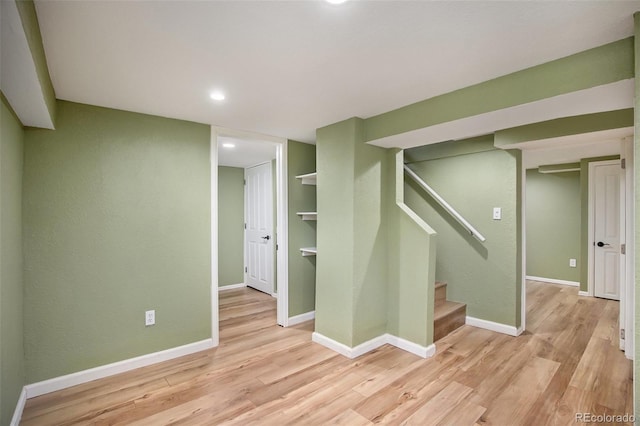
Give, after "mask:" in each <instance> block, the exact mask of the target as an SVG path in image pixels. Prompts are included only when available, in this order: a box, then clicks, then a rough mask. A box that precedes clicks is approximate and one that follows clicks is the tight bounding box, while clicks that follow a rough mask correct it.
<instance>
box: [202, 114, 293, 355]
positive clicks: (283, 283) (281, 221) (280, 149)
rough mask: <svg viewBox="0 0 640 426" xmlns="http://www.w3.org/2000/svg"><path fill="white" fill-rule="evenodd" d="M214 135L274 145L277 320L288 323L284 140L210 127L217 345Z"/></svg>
mask: <svg viewBox="0 0 640 426" xmlns="http://www.w3.org/2000/svg"><path fill="white" fill-rule="evenodd" d="M218 136H227V137H234V138H241V139H249V140H254V141H265V142H271V143H274V144H276V214H277V215H278V217H277V221H276V230H275V232H276V246H277V250H276V271H277V272H276V273H277V279H276V283H277V286H278V290H277V291H278V299H277V322H278V324H279V325H282V326H284V327H286V326H288V325H289V273H288V271H289V265H288V263H289V261H288V256H287V254H288V252H289V250H288V241H289V235H288V232H289V227H288V216H287V213H288V200H287V198H288V197H287V176H288V172H287V139H284V138H278V137H274V136H268V135H263V134H260V133H255V132H248V131H244V130H236V129H230V128H226V127H219V126H211V139H210V144H209V145H210V153H209V155H210V162H211V338H212V340H213V345H214V346H218V345H219V344H220V328H219V321H220V317H219V313H218V309H219V302H218V294H219V292H218Z"/></svg>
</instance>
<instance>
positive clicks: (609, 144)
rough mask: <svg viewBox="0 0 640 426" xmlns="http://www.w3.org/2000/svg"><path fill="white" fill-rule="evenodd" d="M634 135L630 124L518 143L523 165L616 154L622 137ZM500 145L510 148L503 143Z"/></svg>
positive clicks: (555, 162) (554, 162)
mask: <svg viewBox="0 0 640 426" xmlns="http://www.w3.org/2000/svg"><path fill="white" fill-rule="evenodd" d="M631 136H633V127H626V128H622V129H612V130H603V131H599V132H592V133H584V134H581V135H571V136H562V137H557V138H549V139H543V140H538V141H529V142H524V143H520V144H517V147H518V148H519V149H522V151H523V156H522V164H523V167H524V168H525V169H531V168H536V167H539V166H543V165H549V164H564V163H575V162H578V161H580V160H581V159H582V158H593V157H602V156H605V155H618V154H620V153H622V144H621V143H622V141H623V140H624V139H625V138H628V137H631ZM503 148H509V147H508V146H504V147H503Z"/></svg>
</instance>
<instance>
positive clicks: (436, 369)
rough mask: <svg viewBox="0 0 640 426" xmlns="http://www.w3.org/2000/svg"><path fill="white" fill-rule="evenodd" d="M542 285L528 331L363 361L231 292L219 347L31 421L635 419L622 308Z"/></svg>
mask: <svg viewBox="0 0 640 426" xmlns="http://www.w3.org/2000/svg"><path fill="white" fill-rule="evenodd" d="M577 293H578V290H577V288H575V287H567V286H559V285H553V284H543V283H537V282H529V283H528V289H527V305H528V306H527V310H528V311H527V313H528V315H527V318H528V323H527V331H526V332H525V333H524V334H523V335H521V336H520V337H517V338H514V337H510V336H506V335H503V334H498V333H494V332H491V331H487V330H483V329H479V328H474V327H470V326H464V327H462V328H460V329H458V330H457V331H455V332H454V333H453V334H451V335H449V336H447V337H445V338H444V339H442V340H441V341H439V342H437V353H436V355H435V356H434V357H433V358H430V359H426V360H423V359H421V358H418V357H417V356H414V355H412V354H409V353H407V352H404V351H402V350H400V349H397V348H394V347H391V346H388V345H385V346H383V347H381V348H379V349H377V350H375V351H373V352H370V353H368V354H366V355H364V356H362V357H360V358H357V359H355V360H349V359H347V358H344V357H342V356H340V355H338V354H336V353H334V352H332V351H330V350H328V349H326V348H324V347H322V346H320V345H318V344H315V343H312V342H311V332H312V330H313V322H312V321H311V322H308V323H305V324H301V325H299V326H296V327H292V328H287V329H285V328H281V327H278V326H277V325H276V324H275V309H276V305H275V299H273V298H272V297H270V296H267V295H264V294H262V293H259V292H257V291H254V290H250V289H240V290H231V291H226V292H223V293H221V294H220V306H221V308H220V327H221V332H220V337H221V344H220V346H219V347H218V348H216V349H212V350H209V351H204V352H200V353H197V354H193V355H189V356H186V357H183V358H180V359H176V360H172V361H168V362H165V363H162V364H157V365H154V366H150V367H145V368H142V369H138V370H135V371H131V372H128V373H124V374H120V375H118V376H113V377H109V378H106V379H102V380H97V381H94V382H91V383H87V384H83V385H80V386H76V387H73V388H69V389H65V390H62V391H59V392H56V393H52V394H48V395H43V396H41V397H38V398H34V399H30V400H29V401H28V402H27V406H26V408H25V411H24V414H23V420H22V423H21V424H23V425H71V424H82V425H112V424H122V425H165V424H179V425H213V424H221V423H222V424H229V425H248V424H259V425H286V424H299V425H319V424H341V425H354V426H357V425H369V424H372V423H383V424H411V425H413V424H415V425H431V424H441V425H456V426H464V425H474V424H487V425H521V424H522V425H535V426H538V425H546V424H549V425H551V424H558V425H564V424H575V423H574V420H575V413H583V412H584V413H592V414H608V415H612V414H625V413H632V407H633V401H632V363H631V361H628V360H627V359H625V357H624V355H623V353H622V352H620V351H619V350H618V349H617V346H618V338H617V329H618V325H617V321H618V302H614V301H607V300H601V299H595V298H586V297H579V296H578V294H577Z"/></svg>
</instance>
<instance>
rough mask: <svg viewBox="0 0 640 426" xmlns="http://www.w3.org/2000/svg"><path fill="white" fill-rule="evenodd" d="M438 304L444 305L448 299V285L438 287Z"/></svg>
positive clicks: (436, 296) (436, 295) (436, 297)
mask: <svg viewBox="0 0 640 426" xmlns="http://www.w3.org/2000/svg"><path fill="white" fill-rule="evenodd" d="M435 299H436V306H440V305H442V304H443V303H444V302H445V301H446V300H447V286H446V285H444V286H442V287H436V294H435Z"/></svg>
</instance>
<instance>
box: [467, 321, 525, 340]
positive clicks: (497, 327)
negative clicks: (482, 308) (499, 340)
mask: <svg viewBox="0 0 640 426" xmlns="http://www.w3.org/2000/svg"><path fill="white" fill-rule="evenodd" d="M465 323H466V324H467V325H470V326H472V327H478V328H484V329H486V330H491V331H495V332H497V333H502V334H508V335H509V336H514V337H517V336H519V335H520V333H522V329H517V328H516V327H514V326H512V325H506V324H501V323H499V322H493V321H487V320H483V319H480V318H474V317H467V320H466V322H465Z"/></svg>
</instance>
